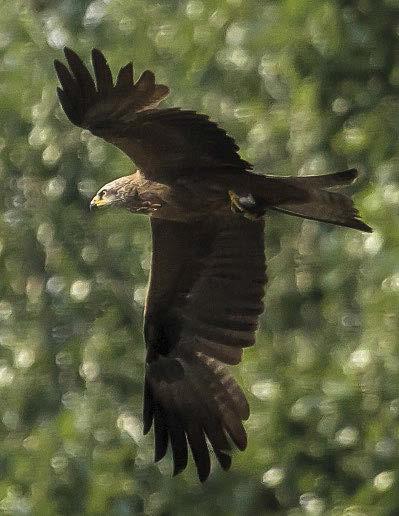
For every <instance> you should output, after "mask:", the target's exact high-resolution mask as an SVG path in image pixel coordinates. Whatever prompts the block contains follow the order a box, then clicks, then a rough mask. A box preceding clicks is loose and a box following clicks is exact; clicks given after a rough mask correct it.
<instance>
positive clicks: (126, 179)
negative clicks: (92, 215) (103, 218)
mask: <svg viewBox="0 0 399 516" xmlns="http://www.w3.org/2000/svg"><path fill="white" fill-rule="evenodd" d="M134 179H135V178H134V175H130V176H123V177H119V178H118V179H115V180H114V181H111V182H110V183H107V184H106V185H104V186H103V187H102V188H100V190H99V191H98V192H97V193H96V195H95V196H94V197H93V199H92V200H91V202H90V209H91V208H99V207H102V206H119V207H126V206H127V203H128V202H129V200H130V199H131V197H132V196H134V195H135V194H136V188H135V181H134Z"/></svg>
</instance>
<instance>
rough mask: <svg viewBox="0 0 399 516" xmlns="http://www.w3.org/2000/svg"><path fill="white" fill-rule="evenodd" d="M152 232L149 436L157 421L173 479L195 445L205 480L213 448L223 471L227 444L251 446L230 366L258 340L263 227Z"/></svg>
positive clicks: (171, 225)
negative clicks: (169, 456)
mask: <svg viewBox="0 0 399 516" xmlns="http://www.w3.org/2000/svg"><path fill="white" fill-rule="evenodd" d="M151 224H152V234H153V259H152V269H151V278H150V286H149V292H148V299H147V303H146V314H145V338H146V343H147V347H148V355H147V363H146V378H145V389H144V432H145V433H147V432H148V431H149V429H150V428H151V425H152V423H154V433H155V460H156V461H157V460H159V459H161V458H162V457H163V456H164V455H165V453H166V450H167V446H168V442H169V443H170V445H171V448H172V453H173V459H174V474H177V473H179V472H180V471H182V470H183V469H184V468H185V467H186V465H187V460H188V446H189V447H190V448H191V452H192V455H193V457H194V461H195V464H196V467H197V470H198V475H199V478H200V480H201V481H204V480H205V479H206V478H207V477H208V475H209V471H210V455H209V450H208V444H207V440H208V441H209V443H210V445H211V446H212V448H213V450H214V453H215V455H216V457H217V459H218V461H219V463H220V464H221V466H222V467H223V468H224V469H228V468H229V467H230V463H231V458H230V455H229V450H230V440H232V441H233V442H234V443H235V445H236V446H237V447H238V448H239V449H241V450H242V449H244V448H245V447H246V433H245V430H244V427H243V425H242V421H243V420H245V419H247V418H248V416H249V408H248V404H247V401H246V399H245V396H244V394H243V392H242V390H241V389H240V387H239V386H238V384H237V383H236V381H235V380H234V378H233V377H232V376H231V375H230V373H229V370H228V368H227V367H226V364H237V363H238V362H239V361H240V360H241V356H242V348H244V347H246V346H251V345H252V344H253V343H254V341H255V331H256V327H257V322H258V317H259V315H260V314H261V312H262V310H263V303H262V298H263V293H264V285H265V283H266V271H265V257H264V247H263V229H264V226H263V222H262V221H257V222H252V221H248V220H246V219H244V218H242V217H240V216H238V215H236V216H234V215H232V216H231V217H229V218H228V219H227V218H226V219H222V218H221V219H219V220H216V221H215V220H214V219H213V220H212V221H200V222H190V223H180V222H171V221H165V220H159V219H155V218H153V219H152V220H151Z"/></svg>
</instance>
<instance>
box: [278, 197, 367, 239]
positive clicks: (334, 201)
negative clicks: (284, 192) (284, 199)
mask: <svg viewBox="0 0 399 516" xmlns="http://www.w3.org/2000/svg"><path fill="white" fill-rule="evenodd" d="M311 193H312V195H311V200H310V201H309V202H305V203H302V204H301V203H295V204H294V203H291V204H290V203H287V204H280V205H278V206H273V207H272V208H271V209H273V210H276V211H280V212H283V213H287V214H289V215H295V216H297V217H302V218H305V219H310V220H317V221H319V222H328V223H329V224H335V225H336V226H345V227H348V228H353V229H358V230H360V231H365V232H367V233H371V232H372V231H373V230H372V229H371V227H370V226H368V225H367V224H366V223H364V222H363V221H362V220H360V218H359V216H358V211H357V209H356V208H355V206H354V204H353V201H352V199H351V198H350V197H348V196H347V195H344V194H342V193H339V192H331V191H330V192H329V191H327V190H314V191H313V192H311Z"/></svg>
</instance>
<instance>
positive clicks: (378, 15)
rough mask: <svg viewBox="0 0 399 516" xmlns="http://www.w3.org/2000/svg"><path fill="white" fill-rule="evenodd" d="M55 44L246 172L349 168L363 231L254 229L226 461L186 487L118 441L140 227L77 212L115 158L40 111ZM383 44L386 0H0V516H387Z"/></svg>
mask: <svg viewBox="0 0 399 516" xmlns="http://www.w3.org/2000/svg"><path fill="white" fill-rule="evenodd" d="M65 44H67V45H69V46H71V47H72V48H74V49H75V50H77V51H78V52H80V53H82V54H83V56H84V57H85V59H88V56H89V52H90V49H91V48H92V47H93V46H97V47H98V48H101V49H102V50H104V51H105V53H106V55H107V56H108V58H109V61H110V63H111V66H112V67H113V69H114V70H115V69H116V68H117V67H118V66H121V65H123V64H124V63H125V62H126V61H128V60H131V59H133V61H134V65H135V69H136V71H137V72H140V71H142V70H143V69H145V68H147V67H148V68H151V69H153V70H154V71H155V72H156V74H157V78H158V80H159V81H160V82H165V83H166V84H169V85H170V86H171V88H172V95H171V97H170V99H169V100H168V101H167V104H168V105H179V106H182V107H189V108H194V109H197V110H199V111H201V112H206V113H208V114H210V115H211V116H212V118H213V119H214V120H216V121H218V122H219V123H220V124H222V125H223V126H224V127H225V128H226V129H227V130H228V131H229V133H230V134H232V135H233V136H234V137H236V139H237V141H238V142H239V144H240V145H241V149H242V154H243V157H244V158H246V159H248V160H250V161H252V162H254V164H255V166H256V170H257V171H259V172H268V173H274V174H298V173H299V174H322V173H325V172H331V171H335V170H341V169H344V168H347V167H348V166H356V167H358V168H359V170H360V172H361V177H360V180H359V181H358V182H357V184H356V185H355V187H354V189H355V190H356V192H357V193H356V202H357V205H358V206H359V208H360V211H361V213H362V215H363V218H364V220H366V221H367V223H369V224H371V225H372V226H373V227H374V228H375V232H374V233H373V234H371V235H364V234H361V233H356V232H354V231H350V230H346V229H335V228H332V227H329V226H327V225H322V224H317V223H312V222H309V221H305V222H304V221H301V220H298V219H293V218H289V217H284V216H277V215H272V216H270V218H269V219H268V223H267V236H266V252H267V255H268V259H269V276H270V281H269V288H268V293H267V296H266V310H265V314H264V315H263V316H262V320H261V328H260V331H259V336H258V342H257V345H256V347H254V348H253V349H250V350H248V351H247V352H246V354H245V361H244V363H243V364H242V366H241V368H240V369H238V376H239V378H240V381H241V383H242V384H243V385H244V387H245V390H246V392H247V393H248V396H249V399H250V404H251V407H252V415H251V418H250V420H249V421H248V424H247V428H248V432H249V446H248V449H247V450H246V451H245V452H244V453H241V454H237V455H236V456H235V458H234V463H233V467H232V470H231V471H230V472H228V473H224V472H222V471H221V470H220V469H219V468H218V467H215V468H214V472H213V474H212V476H211V478H210V479H209V481H208V482H207V483H206V484H205V485H204V486H201V485H199V484H198V481H197V480H196V477H195V473H194V469H193V468H192V467H191V468H189V470H188V471H187V472H185V473H184V474H183V475H181V476H180V477H177V478H174V479H171V478H170V461H169V462H168V460H166V461H163V462H162V463H161V464H159V465H154V464H153V463H152V453H153V452H152V436H149V437H146V438H144V439H143V438H142V435H141V390H142V377H143V361H144V344H143V340H142V334H141V325H142V306H143V299H144V295H145V285H146V281H147V276H148V269H149V259H150V251H151V249H150V235H149V227H148V221H147V220H146V219H145V218H144V217H140V216H132V215H131V214H129V213H125V212H123V211H109V212H108V211H104V212H103V213H95V214H93V213H90V212H89V210H88V201H89V199H90V197H91V195H92V194H93V193H94V192H95V191H96V190H97V189H98V188H99V187H101V186H102V185H103V184H104V183H105V182H107V181H109V180H110V179H112V178H115V177H117V176H121V175H124V174H126V173H128V172H129V169H130V168H131V164H130V163H129V160H128V159H127V158H126V157H125V156H123V155H121V153H119V152H118V151H116V150H115V149H113V148H112V147H111V146H108V145H106V144H105V143H103V142H102V141H99V140H98V139H96V138H95V137H93V136H91V135H90V134H88V133H86V132H84V131H83V132H82V131H80V130H79V129H77V128H75V127H72V126H71V124H70V123H69V122H68V121H67V120H66V118H65V116H64V115H63V113H62V112H61V109H60V107H59V105H58V102H57V100H56V95H55V87H56V79H55V74H54V71H53V68H52V62H53V59H54V58H60V57H62V51H61V49H62V47H63V46H64V45H65ZM398 48H399V2H398V1H397V0H358V1H352V2H351V1H348V0H302V1H297V0H281V1H267V0H264V1H261V0H247V1H245V0H189V1H187V2H180V1H178V0H159V1H158V2H153V1H145V0H94V1H92V2H89V1H87V0H81V1H78V0H30V1H29V0H2V15H1V18H0V110H1V129H0V149H1V153H0V160H1V161H0V176H1V189H0V190H1V191H0V203H1V204H0V211H1V214H0V250H1V256H0V271H1V282H0V436H1V438H0V511H1V512H3V513H6V514H35V515H36V514H37V515H53V514H54V515H55V514H62V515H69V514H74V515H76V514H89V515H99V514H111V515H112V514H114V515H126V514H141V513H145V514H151V515H169V514H170V515H187V514H190V515H192V514H194V515H204V514H215V515H226V516H228V515H263V514H264V515H267V514H288V515H289V516H297V515H301V514H309V515H315V516H318V515H322V514H327V515H332V516H338V515H345V516H363V515H367V516H368V515H377V516H378V515H391V516H394V515H397V514H399V490H398V484H399V478H398V475H399V425H398V423H399V338H398V337H399V317H398V312H399V310H398V307H399V210H398V205H399V178H398V170H399V146H398V132H399V97H398V88H399V51H398ZM251 393H252V394H251Z"/></svg>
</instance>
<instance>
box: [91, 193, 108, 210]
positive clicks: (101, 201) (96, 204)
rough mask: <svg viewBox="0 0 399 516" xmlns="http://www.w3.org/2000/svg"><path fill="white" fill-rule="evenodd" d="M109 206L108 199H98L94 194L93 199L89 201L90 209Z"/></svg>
mask: <svg viewBox="0 0 399 516" xmlns="http://www.w3.org/2000/svg"><path fill="white" fill-rule="evenodd" d="M107 204H109V201H108V199H104V197H100V196H99V195H98V194H96V195H95V196H94V197H93V199H92V200H91V201H90V209H91V210H92V209H93V208H99V207H100V206H106V205H107Z"/></svg>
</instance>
